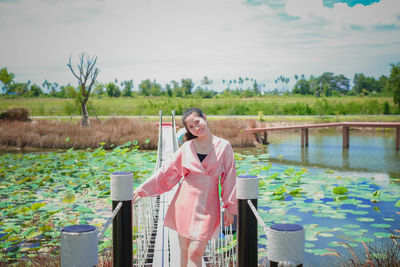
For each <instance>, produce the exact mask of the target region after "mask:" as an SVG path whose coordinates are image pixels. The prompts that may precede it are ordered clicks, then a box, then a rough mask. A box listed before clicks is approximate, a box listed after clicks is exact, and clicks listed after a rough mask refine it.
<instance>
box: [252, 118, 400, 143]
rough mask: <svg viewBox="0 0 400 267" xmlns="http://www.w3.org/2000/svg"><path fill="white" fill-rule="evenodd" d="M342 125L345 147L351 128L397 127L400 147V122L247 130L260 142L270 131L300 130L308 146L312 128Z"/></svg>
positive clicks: (311, 125) (344, 123) (324, 124)
mask: <svg viewBox="0 0 400 267" xmlns="http://www.w3.org/2000/svg"><path fill="white" fill-rule="evenodd" d="M327 127H342V136H343V142H342V144H343V148H348V147H349V146H350V128H351V127H353V128H356V127H357V128H395V129H396V150H399V149H400V122H339V123H319V124H308V125H300V126H283V127H267V128H251V129H246V130H245V132H247V133H253V134H255V135H256V137H257V141H258V142H259V143H261V144H262V143H263V144H267V142H268V132H271V131H282V130H294V129H296V130H300V132H301V147H308V144H309V142H308V136H309V129H310V128H327Z"/></svg>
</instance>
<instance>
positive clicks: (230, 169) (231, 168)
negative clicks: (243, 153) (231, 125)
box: [221, 144, 238, 214]
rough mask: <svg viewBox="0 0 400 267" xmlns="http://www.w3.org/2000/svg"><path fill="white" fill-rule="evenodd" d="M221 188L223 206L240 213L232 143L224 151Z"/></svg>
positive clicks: (232, 211)
mask: <svg viewBox="0 0 400 267" xmlns="http://www.w3.org/2000/svg"><path fill="white" fill-rule="evenodd" d="M221 189H222V190H221V196H222V202H223V207H224V208H225V209H226V210H228V211H229V212H230V213H233V214H238V207H237V206H238V205H237V199H236V164H235V157H234V154H233V150H232V147H231V145H230V144H228V145H227V146H226V148H225V151H224V173H223V174H222V175H221Z"/></svg>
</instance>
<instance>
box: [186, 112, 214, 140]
mask: <svg viewBox="0 0 400 267" xmlns="http://www.w3.org/2000/svg"><path fill="white" fill-rule="evenodd" d="M185 126H186V129H187V130H189V131H190V132H191V133H192V134H193V135H194V136H197V137H202V136H206V135H207V134H208V133H209V130H208V125H207V122H206V120H205V119H204V118H203V117H200V116H199V114H197V113H196V112H193V113H192V114H190V115H189V116H187V118H186V119H185Z"/></svg>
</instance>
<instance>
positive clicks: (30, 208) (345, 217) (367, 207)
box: [0, 132, 400, 266]
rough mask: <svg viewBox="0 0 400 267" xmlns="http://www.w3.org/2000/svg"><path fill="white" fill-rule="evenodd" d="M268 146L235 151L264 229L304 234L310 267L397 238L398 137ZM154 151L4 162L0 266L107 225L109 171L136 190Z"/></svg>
mask: <svg viewBox="0 0 400 267" xmlns="http://www.w3.org/2000/svg"><path fill="white" fill-rule="evenodd" d="M269 140H270V142H271V144H270V145H268V146H262V147H257V148H246V149H235V152H236V157H237V167H238V173H239V174H242V173H249V174H254V175H258V176H259V177H260V178H261V179H260V197H259V201H258V205H259V212H260V215H261V217H262V218H263V220H264V221H265V223H266V224H267V225H272V224H273V223H297V224H301V225H303V226H304V227H305V229H306V260H305V265H304V266H337V265H335V264H334V263H335V258H334V257H333V256H320V255H321V254H323V253H325V252H327V251H326V250H325V249H326V248H331V249H335V250H338V251H340V252H341V253H343V254H344V255H348V254H349V253H348V252H347V251H346V249H345V248H343V247H342V244H340V243H338V242H347V243H348V244H350V245H351V246H352V248H353V249H354V251H355V252H356V253H357V254H358V255H359V256H360V257H363V255H365V252H364V248H363V245H362V243H361V242H362V241H364V242H367V244H368V245H370V246H372V247H373V246H375V244H378V245H379V244H380V242H382V241H384V240H388V237H389V236H390V234H391V233H393V234H396V235H399V233H400V175H399V174H400V164H399V162H400V158H399V152H398V151H396V150H395V148H394V147H395V140H394V134H392V133H377V132H376V133H360V132H355V133H353V132H352V133H351V136H350V148H349V149H346V150H343V149H342V147H341V134H340V133H336V132H329V133H314V132H310V142H309V143H310V145H309V147H308V148H306V149H301V148H300V134H299V133H285V134H282V133H279V134H271V135H270V136H269ZM127 145H129V144H127ZM155 154H156V153H155V151H151V152H145V151H137V150H136V149H133V150H132V149H131V148H124V147H117V148H115V149H114V150H112V151H105V150H104V149H103V148H98V149H96V150H86V151H84V150H81V151H77V150H68V151H52V152H42V153H21V154H19V153H4V154H3V155H1V156H0V200H1V201H0V217H1V218H2V220H0V252H1V253H0V262H1V261H7V260H15V259H18V258H20V257H23V256H24V255H29V254H31V253H34V252H35V250H34V249H35V248H38V246H40V247H42V248H43V247H45V246H49V247H51V246H55V245H57V244H58V243H57V242H58V239H57V238H58V237H59V230H60V228H62V227H63V226H64V225H70V224H76V223H91V224H95V225H102V224H103V223H104V221H105V217H104V215H105V214H108V212H109V206H110V205H111V204H110V203H109V202H110V201H109V194H110V188H109V174H110V173H112V172H114V171H132V172H133V173H135V177H136V178H137V179H138V180H135V185H138V184H140V183H141V181H142V180H141V179H145V178H147V177H148V176H149V175H150V173H151V172H152V171H153V169H154V164H155ZM338 192H339V193H341V194H337V193H338ZM49 200H51V201H49ZM104 207H107V208H106V209H105V208H104ZM110 235H111V232H110V231H107V232H106V236H108V237H109V236H110ZM389 241H390V240H389ZM38 242H39V243H38ZM265 244H266V236H265V233H263V231H262V229H261V227H260V228H259V253H260V257H264V256H265V255H266V246H265ZM107 245H109V244H106V243H103V244H101V247H106V246H107Z"/></svg>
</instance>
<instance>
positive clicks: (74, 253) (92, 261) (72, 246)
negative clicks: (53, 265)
mask: <svg viewBox="0 0 400 267" xmlns="http://www.w3.org/2000/svg"><path fill="white" fill-rule="evenodd" d="M60 246H61V267H89V266H96V265H97V263H98V239H97V229H96V227H95V226H92V225H70V226H67V227H64V228H63V229H62V230H61V244H60Z"/></svg>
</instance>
